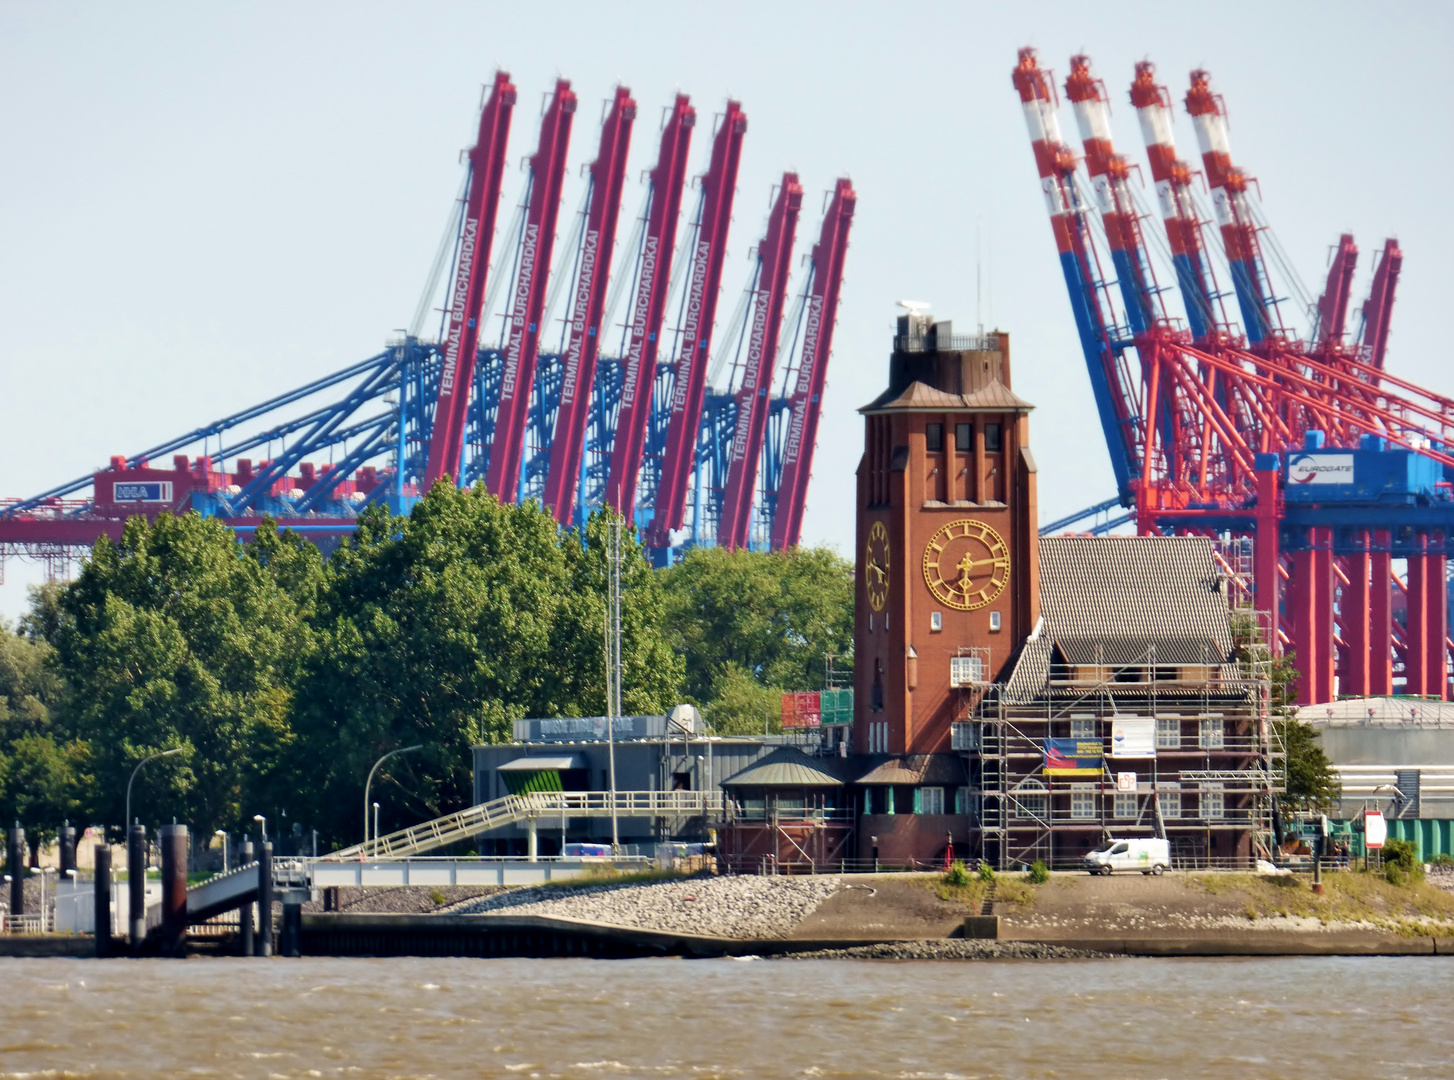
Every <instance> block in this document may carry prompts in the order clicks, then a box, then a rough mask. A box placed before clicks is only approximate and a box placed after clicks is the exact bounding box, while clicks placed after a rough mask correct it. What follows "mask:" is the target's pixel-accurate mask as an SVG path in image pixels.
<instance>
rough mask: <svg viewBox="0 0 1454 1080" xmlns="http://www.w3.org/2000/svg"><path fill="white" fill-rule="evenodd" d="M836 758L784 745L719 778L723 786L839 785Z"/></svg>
mask: <svg viewBox="0 0 1454 1080" xmlns="http://www.w3.org/2000/svg"><path fill="white" fill-rule="evenodd" d="M837 761H838V759H837V758H813V757H809V756H808V755H807V754H805V753H803V752H802V751H801V750H796V749H794V748H793V747H791V746H785V747H783V748H782V749H781V750H774V751H773V752H772V753H771V754H768V755H767V757H764V758H759V759H758V760H757V761H755V762H753V763H752V764H751V765H749V766H748V767H747V768H745V769H743V770H742V771H741V772H740V773H737V774H736V775H735V776H729V777H728V778H727V779H726V780H723V781H722V786H723V787H842V786H843V781H842V780H841V779H840V778H839V777H838V776H836V775H834V774H835V773H836V772H837V771H838V769H839V766H838V765H837Z"/></svg>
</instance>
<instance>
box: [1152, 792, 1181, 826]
mask: <svg viewBox="0 0 1454 1080" xmlns="http://www.w3.org/2000/svg"><path fill="white" fill-rule="evenodd" d="M1156 802H1157V804H1158V805H1159V806H1160V807H1161V816H1162V817H1163V818H1166V819H1167V820H1171V819H1172V818H1179V817H1181V792H1179V791H1158V792H1157V793H1156Z"/></svg>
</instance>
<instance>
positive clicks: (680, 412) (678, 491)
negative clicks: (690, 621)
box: [646, 101, 747, 547]
mask: <svg viewBox="0 0 1454 1080" xmlns="http://www.w3.org/2000/svg"><path fill="white" fill-rule="evenodd" d="M746 132H747V115H746V114H745V113H744V112H743V111H742V106H741V104H740V103H738V102H736V101H729V102H727V112H726V114H725V115H724V116H723V117H722V124H721V126H720V127H719V128H718V129H717V137H716V140H715V141H714V142H713V144H712V164H711V166H710V167H709V168H708V170H707V175H706V176H705V177H704V178H703V180H702V188H703V195H702V217H701V221H700V223H699V225H698V229H697V239H696V245H697V246H696V250H695V251H694V252H693V253H692V270H691V277H690V279H689V280H688V282H687V297H686V314H685V318H684V320H683V324H682V326H681V327H680V328H679V332H680V335H681V347H680V349H679V350H678V351H677V357H676V363H675V370H674V372H673V381H672V397H671V412H670V415H669V417H668V420H667V436H666V446H665V448H664V451H663V453H662V465H661V481H660V483H659V484H658V485H657V492H656V508H655V511H654V513H653V514H652V517H651V526H650V528H649V530H648V532H647V538H646V542H647V543H648V544H649V545H650V546H652V547H666V546H668V545H669V544H670V542H671V531H672V530H673V529H679V528H681V526H682V517H683V514H684V513H685V510H686V500H687V483H688V481H689V480H690V478H691V473H692V464H693V458H694V456H695V453H696V444H697V431H698V428H699V427H700V425H701V422H702V401H703V398H704V396H705V394H706V390H707V356H708V351H709V348H710V346H711V343H712V323H713V321H714V320H715V319H716V317H717V298H718V294H719V293H720V292H721V285H722V261H723V258H724V256H725V255H726V248H727V232H728V229H729V228H730V227H731V224H732V200H733V196H734V195H735V194H736V188H737V166H738V164H739V162H740V160H741V157H742V137H743V135H744V134H746Z"/></svg>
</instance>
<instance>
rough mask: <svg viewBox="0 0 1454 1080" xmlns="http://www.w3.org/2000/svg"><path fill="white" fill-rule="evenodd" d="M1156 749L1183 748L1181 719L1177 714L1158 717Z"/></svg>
mask: <svg viewBox="0 0 1454 1080" xmlns="http://www.w3.org/2000/svg"><path fill="white" fill-rule="evenodd" d="M1156 749H1158V750H1180V749H1181V719H1180V718H1179V717H1175V716H1158V717H1157V718H1156Z"/></svg>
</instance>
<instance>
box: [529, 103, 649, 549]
mask: <svg viewBox="0 0 1454 1080" xmlns="http://www.w3.org/2000/svg"><path fill="white" fill-rule="evenodd" d="M635 119H636V102H635V101H633V100H632V99H631V91H629V90H628V89H626V87H624V86H618V87H617V88H616V96H615V99H614V100H613V101H612V102H611V106H610V110H609V111H608V112H607V114H606V122H605V124H604V125H602V127H601V148H600V151H599V152H598V153H597V155H596V160H595V162H594V163H593V164H592V165H591V167H590V191H589V194H588V195H587V199H588V200H589V208H588V209H587V211H586V226H585V233H584V235H583V236H582V237H581V254H580V261H579V265H578V267H577V269H576V276H575V295H574V298H573V299H574V303H573V304H572V305H571V321H570V344H569V345H568V346H567V347H566V353H565V356H564V357H563V365H562V366H563V370H562V372H561V383H560V405H559V408H558V409H557V411H556V414H555V433H554V436H553V437H552V439H551V444H550V465H549V468H548V470H547V472H546V476H545V505H546V507H547V508H548V509H550V511H551V512H552V513H553V514H554V515H555V520H556V521H558V522H560V523H561V524H562V525H565V524H569V523H570V521H571V514H572V511H573V510H574V508H575V496H576V488H577V487H578V486H579V484H580V470H581V451H582V449H583V447H584V443H585V437H586V422H587V419H588V416H587V414H588V412H589V409H590V405H591V390H592V388H593V387H594V385H595V380H596V358H597V356H598V354H599V352H600V348H601V313H602V311H603V310H604V308H605V306H606V286H607V284H608V282H609V280H610V270H611V255H612V252H613V251H614V250H615V247H616V221H617V219H618V218H619V217H620V213H621V188H622V185H623V183H624V182H625V179H626V154H627V152H628V151H629V150H630V148H631V126H632V122H633V121H634V120H635Z"/></svg>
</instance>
